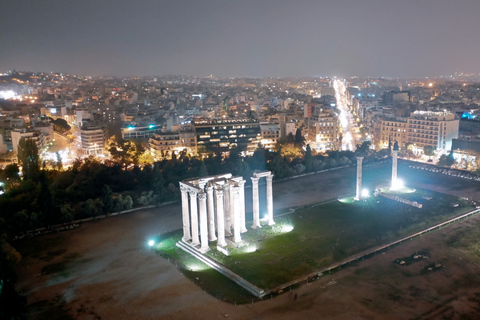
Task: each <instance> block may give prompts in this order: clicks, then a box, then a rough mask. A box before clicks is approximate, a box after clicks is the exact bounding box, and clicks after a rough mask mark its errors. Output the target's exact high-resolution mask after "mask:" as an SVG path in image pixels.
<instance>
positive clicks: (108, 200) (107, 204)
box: [100, 184, 114, 215]
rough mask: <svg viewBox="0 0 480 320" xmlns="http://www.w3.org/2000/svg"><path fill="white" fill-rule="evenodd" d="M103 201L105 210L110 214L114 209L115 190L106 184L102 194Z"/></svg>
mask: <svg viewBox="0 0 480 320" xmlns="http://www.w3.org/2000/svg"><path fill="white" fill-rule="evenodd" d="M100 200H102V202H103V211H104V212H105V214H107V215H108V214H109V213H111V212H112V211H113V206H114V205H113V192H112V189H110V187H109V186H108V185H106V184H104V185H103V188H102V196H101V198H100Z"/></svg>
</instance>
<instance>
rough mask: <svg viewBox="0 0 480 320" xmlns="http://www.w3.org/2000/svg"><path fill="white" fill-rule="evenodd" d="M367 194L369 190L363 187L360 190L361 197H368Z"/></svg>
mask: <svg viewBox="0 0 480 320" xmlns="http://www.w3.org/2000/svg"><path fill="white" fill-rule="evenodd" d="M368 194H369V192H368V190H367V189H363V190H362V197H363V198H366V197H368Z"/></svg>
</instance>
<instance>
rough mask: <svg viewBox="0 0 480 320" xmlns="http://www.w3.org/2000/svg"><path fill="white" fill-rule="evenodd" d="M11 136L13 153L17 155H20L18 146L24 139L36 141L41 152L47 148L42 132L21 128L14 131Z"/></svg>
mask: <svg viewBox="0 0 480 320" xmlns="http://www.w3.org/2000/svg"><path fill="white" fill-rule="evenodd" d="M11 135H12V147H13V152H15V153H18V144H19V142H20V140H21V139H22V138H25V139H33V140H35V142H36V144H37V148H38V150H39V151H41V150H42V149H43V148H44V147H45V138H44V136H43V134H42V132H41V131H38V130H33V129H27V128H21V129H14V130H12V132H11Z"/></svg>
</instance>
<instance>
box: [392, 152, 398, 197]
mask: <svg viewBox="0 0 480 320" xmlns="http://www.w3.org/2000/svg"><path fill="white" fill-rule="evenodd" d="M392 153H393V156H392V187H391V188H392V189H396V188H397V158H398V150H393V151H392Z"/></svg>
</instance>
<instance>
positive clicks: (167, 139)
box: [148, 130, 196, 158]
mask: <svg viewBox="0 0 480 320" xmlns="http://www.w3.org/2000/svg"><path fill="white" fill-rule="evenodd" d="M148 145H149V147H150V151H151V152H152V153H153V154H156V155H158V156H159V157H161V158H163V157H171V156H172V154H173V152H175V153H176V154H179V153H180V152H182V151H183V150H186V151H187V153H191V154H196V147H195V132H194V131H193V130H182V131H178V132H174V131H166V132H161V133H154V134H153V136H152V137H151V138H150V139H149V140H148Z"/></svg>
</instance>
